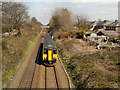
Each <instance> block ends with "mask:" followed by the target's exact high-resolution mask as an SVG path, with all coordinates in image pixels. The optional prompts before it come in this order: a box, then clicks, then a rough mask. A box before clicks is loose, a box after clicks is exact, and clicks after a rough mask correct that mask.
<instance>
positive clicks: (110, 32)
mask: <svg viewBox="0 0 120 90" xmlns="http://www.w3.org/2000/svg"><path fill="white" fill-rule="evenodd" d="M99 32H102V33H103V34H109V35H120V34H119V33H117V32H115V31H113V30H104V31H99ZM99 32H97V33H99Z"/></svg>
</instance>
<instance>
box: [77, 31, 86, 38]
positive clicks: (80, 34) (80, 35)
mask: <svg viewBox="0 0 120 90" xmlns="http://www.w3.org/2000/svg"><path fill="white" fill-rule="evenodd" d="M76 34H77V38H83V36H84V35H85V34H86V32H85V30H81V31H79V30H77V31H76Z"/></svg>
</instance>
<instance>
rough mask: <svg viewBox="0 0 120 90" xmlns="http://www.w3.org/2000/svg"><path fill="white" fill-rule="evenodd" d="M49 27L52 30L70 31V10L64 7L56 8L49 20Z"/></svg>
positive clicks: (71, 27) (71, 23) (71, 26)
mask: <svg viewBox="0 0 120 90" xmlns="http://www.w3.org/2000/svg"><path fill="white" fill-rule="evenodd" d="M49 25H50V27H51V28H52V30H53V32H54V31H66V32H67V31H70V30H72V29H73V22H72V19H71V12H70V11H69V10H68V9H66V8H59V9H56V10H55V12H54V13H53V16H52V18H51V19H50V22H49Z"/></svg>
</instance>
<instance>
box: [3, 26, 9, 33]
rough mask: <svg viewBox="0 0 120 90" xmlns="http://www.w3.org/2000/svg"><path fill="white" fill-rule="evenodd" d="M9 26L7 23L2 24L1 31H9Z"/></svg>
mask: <svg viewBox="0 0 120 90" xmlns="http://www.w3.org/2000/svg"><path fill="white" fill-rule="evenodd" d="M9 28H10V27H9V26H8V25H3V26H2V33H5V32H9Z"/></svg>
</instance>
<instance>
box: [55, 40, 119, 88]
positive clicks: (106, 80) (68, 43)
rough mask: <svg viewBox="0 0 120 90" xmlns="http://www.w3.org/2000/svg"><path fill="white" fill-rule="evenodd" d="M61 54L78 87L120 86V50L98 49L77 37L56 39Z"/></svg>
mask: <svg viewBox="0 0 120 90" xmlns="http://www.w3.org/2000/svg"><path fill="white" fill-rule="evenodd" d="M56 43H57V44H56V45H57V47H58V48H59V54H60V56H61V58H62V60H63V63H64V65H65V67H66V69H67V70H68V73H69V75H70V77H71V78H72V81H73V83H74V85H75V86H76V87H78V88H87V87H88V88H107V87H108V88H119V86H118V68H117V65H116V64H117V63H118V60H119V59H120V50H114V49H113V50H112V49H111V50H110V49H106V50H96V49H95V47H94V46H89V44H88V43H86V42H84V41H82V40H79V39H78V40H77V39H64V40H63V39H60V40H56Z"/></svg>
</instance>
